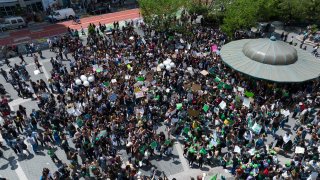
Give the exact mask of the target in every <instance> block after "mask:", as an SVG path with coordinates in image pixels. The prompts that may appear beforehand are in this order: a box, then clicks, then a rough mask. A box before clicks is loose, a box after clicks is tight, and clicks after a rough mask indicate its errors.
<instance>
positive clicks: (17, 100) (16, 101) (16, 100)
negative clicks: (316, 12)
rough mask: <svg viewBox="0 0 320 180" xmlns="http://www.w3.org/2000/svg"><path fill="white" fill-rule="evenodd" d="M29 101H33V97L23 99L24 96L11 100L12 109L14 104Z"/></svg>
mask: <svg viewBox="0 0 320 180" xmlns="http://www.w3.org/2000/svg"><path fill="white" fill-rule="evenodd" d="M29 101H31V98H28V99H23V98H19V99H15V100H13V101H11V102H9V107H10V108H11V110H14V108H13V106H17V105H19V104H22V103H26V102H29Z"/></svg>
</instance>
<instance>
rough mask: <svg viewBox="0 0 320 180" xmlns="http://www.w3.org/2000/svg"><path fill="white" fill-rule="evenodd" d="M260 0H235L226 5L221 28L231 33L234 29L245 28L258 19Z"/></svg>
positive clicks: (252, 24)
mask: <svg viewBox="0 0 320 180" xmlns="http://www.w3.org/2000/svg"><path fill="white" fill-rule="evenodd" d="M259 9H260V1H257V0H237V1H232V2H231V3H230V4H227V5H226V11H225V13H224V16H225V17H224V19H223V25H222V30H223V31H224V32H226V33H227V34H228V35H230V36H231V35H232V34H233V33H234V31H235V30H240V29H247V28H250V27H252V26H254V25H255V23H256V22H257V20H258V19H259Z"/></svg>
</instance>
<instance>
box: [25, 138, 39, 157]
mask: <svg viewBox="0 0 320 180" xmlns="http://www.w3.org/2000/svg"><path fill="white" fill-rule="evenodd" d="M27 142H28V143H29V144H31V146H32V150H33V152H34V153H38V145H37V142H36V140H35V138H34V137H32V136H31V134H29V135H28V137H27Z"/></svg>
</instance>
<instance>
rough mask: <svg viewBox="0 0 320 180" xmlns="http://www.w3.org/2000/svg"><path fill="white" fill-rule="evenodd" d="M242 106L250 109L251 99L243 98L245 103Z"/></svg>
mask: <svg viewBox="0 0 320 180" xmlns="http://www.w3.org/2000/svg"><path fill="white" fill-rule="evenodd" d="M242 105H243V106H245V107H247V108H249V107H250V100H249V98H246V97H244V98H243V103H242Z"/></svg>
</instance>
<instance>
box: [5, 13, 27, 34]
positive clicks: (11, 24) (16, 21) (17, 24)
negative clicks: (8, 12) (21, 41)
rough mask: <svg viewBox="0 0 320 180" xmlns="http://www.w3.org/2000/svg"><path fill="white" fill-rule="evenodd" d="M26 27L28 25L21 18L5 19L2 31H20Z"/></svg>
mask: <svg viewBox="0 0 320 180" xmlns="http://www.w3.org/2000/svg"><path fill="white" fill-rule="evenodd" d="M26 26H27V23H26V22H25V21H24V19H23V18H22V17H20V16H15V17H8V18H4V21H3V22H1V23H0V29H1V30H2V31H6V30H9V29H20V28H23V27H26Z"/></svg>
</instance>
